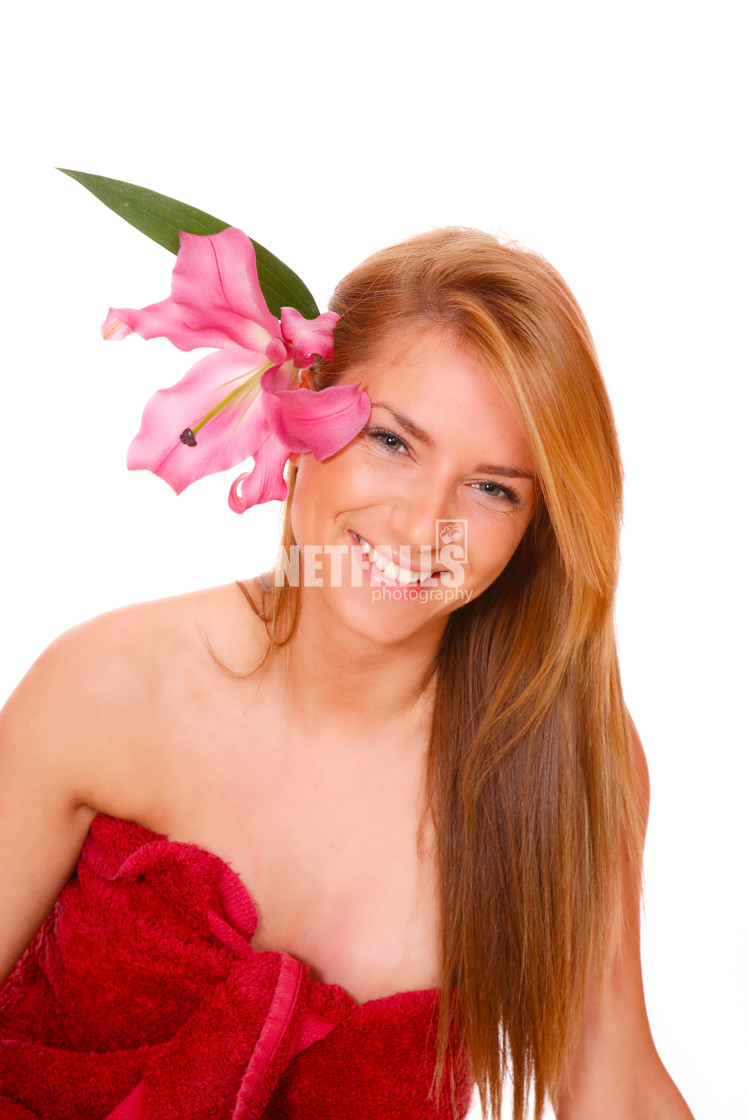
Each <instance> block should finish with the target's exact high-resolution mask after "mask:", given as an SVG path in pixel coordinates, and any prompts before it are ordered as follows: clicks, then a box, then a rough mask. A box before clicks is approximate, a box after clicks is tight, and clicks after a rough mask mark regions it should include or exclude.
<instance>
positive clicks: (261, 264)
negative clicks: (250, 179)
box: [57, 167, 319, 319]
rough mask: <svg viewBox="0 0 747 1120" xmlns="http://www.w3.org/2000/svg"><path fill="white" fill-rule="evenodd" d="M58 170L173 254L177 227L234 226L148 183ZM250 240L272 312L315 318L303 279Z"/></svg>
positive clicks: (200, 229)
mask: <svg viewBox="0 0 747 1120" xmlns="http://www.w3.org/2000/svg"><path fill="white" fill-rule="evenodd" d="M57 170H58V171H62V172H63V174H65V175H69V176H70V178H71V179H75V180H76V181H77V182H78V183H80V184H81V186H84V187H85V188H86V190H89V191H90V192H91V194H95V195H96V198H98V199H100V200H101V201H102V202H103V203H104V205H105V206H108V207H109V209H110V210H113V211H114V213H115V214H119V216H120V218H124V219H125V221H126V222H129V223H130V225H131V226H134V227H135V229H139V230H140V232H141V233H144V234H146V235H147V236H148V237H150V238H151V239H152V240H153V241H157V242H158V244H159V245H163V247H164V249H168V250H170V252H172V253H177V252H178V251H179V230H184V232H185V233H197V234H210V233H219V232H220V231H221V230H222V229H227V228H228V226H229V224H230V223H229V222H222V221H221V220H220V219H219V218H214V217H213V216H212V214H206V213H205V211H204V210H197V209H196V208H195V207H194V206H188V205H187V204H186V203H185V202H179V201H178V200H177V199H175V198H169V196H168V195H165V194H158V193H157V192H156V191H149V190H148V189H147V187H138V186H135V184H134V183H125V182H123V181H122V180H121V179H107V178H106V177H105V176H103V175H89V174H87V173H86V172H85V171H70V170H68V168H66V167H58V168H57ZM251 240H252V244H253V245H254V250H255V252H256V255H257V275H258V276H259V283H260V287H261V288H262V294H263V295H264V297H265V299H266V301H267V306H268V307H269V309H270V311H271V313H272V314H273V315H274V316H275V317H276V318H278V319H279V318H280V308H281V307H295V309H296V310H297V311H300V312H301V314H302V315H303V316H304V317H305V318H306V319H315V318H316V316H317V315H318V314H319V308H318V307H317V305H316V303H315V301H314V297H313V296H312V294H311V292H310V291H309V289H308V288H307V287H306V285H305V284H304V282H303V280H301V279H300V277H299V276H297V275H296V273H295V272H294V271H293V270H292V269H291V268H288V265H287V264H283V262H282V261H281V260H278V258H277V257H276V256H275V255H274V254H273V253H271V252H270V250H269V249H265V247H264V245H260V243H259V242H258V241H255V240H254V238H252V239H251Z"/></svg>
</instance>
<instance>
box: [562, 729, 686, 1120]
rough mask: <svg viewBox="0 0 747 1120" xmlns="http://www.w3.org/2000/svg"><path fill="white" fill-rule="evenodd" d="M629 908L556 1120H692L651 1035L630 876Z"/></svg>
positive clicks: (644, 808)
mask: <svg viewBox="0 0 747 1120" xmlns="http://www.w3.org/2000/svg"><path fill="white" fill-rule="evenodd" d="M629 718H630V717H629ZM630 729H631V735H632V742H633V750H634V758H635V766H636V770H637V773H638V778H639V788H640V790H641V795H640V796H641V806H640V808H641V814H642V817H643V820H644V822H647V820H648V806H649V778H648V766H647V765H646V756H645V754H644V752H643V746H642V744H641V740H640V738H639V736H638V732H637V731H636V728H635V724H634V723H633V721H632V719H631V720H630ZM624 905H625V918H626V932H625V934H624V935H623V940H622V943H621V946H620V949H619V952H618V953H617V955H616V957H615V958H614V959H613V960H612V961H611V962H610V964H609V966H608V969H607V974H606V979H605V983H604V989H603V992H602V995H601V999H600V1000H599V1003H598V1004H597V1005H596V1006H595V1001H594V999H593V995H594V993H592V994H591V995H590V997H589V1000H588V1006H587V1010H586V1013H585V1016H584V1021H583V1026H582V1031H581V1040H580V1044H579V1048H578V1051H577V1054H576V1058H575V1060H574V1065H573V1071H572V1076H571V1083H570V1086H569V1088H568V1089H567V1090H566V1092H564V1093H563V1094H562V1095H561V1096H560V1098H559V1100H558V1101H556V1102H555V1111H556V1113H557V1116H558V1120H599V1118H600V1117H604V1120H693V1114H692V1112H691V1111H690V1109H689V1108H688V1106H687V1104H686V1103H685V1101H684V1099H683V1097H682V1095H681V1093H680V1092H679V1090H678V1089H677V1086H676V1085H675V1084H674V1082H673V1081H672V1079H671V1077H670V1076H669V1074H668V1073H667V1071H666V1069H665V1068H664V1065H663V1064H662V1061H661V1058H660V1057H659V1055H658V1053H657V1051H656V1046H655V1045H654V1040H653V1038H652V1036H651V1029H650V1027H649V1022H648V1016H647V1014H646V1004H645V1000H644V994H643V976H642V972H641V954H640V914H639V908H638V905H637V903H636V898H635V893H634V888H633V877H632V874H629V875H628V876H627V877H626V883H625V901H624Z"/></svg>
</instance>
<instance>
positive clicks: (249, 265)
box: [171, 226, 280, 349]
mask: <svg viewBox="0 0 747 1120" xmlns="http://www.w3.org/2000/svg"><path fill="white" fill-rule="evenodd" d="M171 298H172V299H173V300H174V302H175V303H178V304H179V305H180V306H181V307H182V308H184V309H185V319H186V321H187V322H188V323H189V325H190V326H192V327H193V329H195V330H202V329H203V328H204V327H205V326H206V325H211V326H212V325H215V324H221V326H222V327H223V329H224V330H225V332H226V334H227V335H228V336H229V337H230V338H231V339H232V341H233V342H235V343H236V344H237V345H239V346H246V347H247V348H248V349H254V346H252V345H250V344H249V342H248V341H246V340H245V338H244V334H243V331H244V324H245V323H246V322H252V323H257V324H258V325H259V326H260V327H262V328H263V329H264V330H266V331H267V333H268V334H269V335H272V336H273V337H279V336H280V331H279V330H278V321H277V319H276V318H275V317H274V315H271V314H270V311H269V309H268V307H267V304H266V303H265V297H264V296H263V295H262V289H261V287H260V284H259V279H258V277H257V263H256V257H255V253H254V246H253V245H252V242H251V238H249V237H247V235H246V234H245V233H243V232H242V231H241V230H240V229H235V228H234V227H233V226H231V227H229V228H228V229H224V230H222V231H221V232H220V233H214V234H211V235H210V236H208V237H201V236H198V235H196V234H192V233H180V234H179V253H178V254H177V258H176V265H175V267H174V272H173V275H172V279H171Z"/></svg>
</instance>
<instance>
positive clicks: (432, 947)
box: [120, 696, 440, 1002]
mask: <svg viewBox="0 0 747 1120" xmlns="http://www.w3.org/2000/svg"><path fill="white" fill-rule="evenodd" d="M215 699H216V698H215V697H214V696H213V698H212V700H211V703H209V704H206V703H205V702H204V701H202V702H200V701H198V700H195V701H194V703H192V704H191V705H188V706H186V707H185V706H184V705H182V709H181V711H180V712H178V713H177V712H175V711H174V712H172V713H171V718H170V720H167V721H165V723H163V724H162V726H169V727H170V728H171V733H169V734H168V736H167V738H166V741H164V740H163V739H161V740H160V741H159V742H158V743H157V744H154V749H153V754H152V760H153V762H154V766H153V768H152V770H151V773H152V775H153V778H152V782H153V785H152V792H151V795H150V797H149V799H148V805H149V808H148V810H147V819H144V815H143V812H142V811H141V812H140V813H139V815H138V816H137V818H136V819H138V820H139V821H140V823H142V824H144V825H146V826H147V827H150V828H153V829H155V830H157V831H159V832H164V833H166V834H167V835H168V836H169V838H170V839H172V840H181V841H187V842H191V843H195V844H197V845H199V846H200V847H202V848H204V849H206V850H207V851H210V852H213V853H214V854H215V855H217V856H219V857H220V858H221V859H223V860H224V861H225V862H226V863H228V864H229V866H230V867H231V868H232V869H233V870H234V871H235V872H236V873H237V874H238V876H239V878H240V879H241V880H242V882H243V884H244V886H245V887H246V889H247V891H248V893H249V894H250V896H251V898H252V900H253V902H254V905H255V908H256V910H257V915H258V925H257V930H256V932H255V935H254V938H253V941H252V944H253V946H254V948H255V949H258V950H262V949H272V950H276V951H283V952H287V953H290V954H291V955H292V956H294V957H296V958H297V959H299V960H301V961H303V962H304V963H305V964H307V965H308V967H309V969H310V973H311V976H312V978H314V979H317V980H321V981H323V982H325V983H335V984H340V985H342V987H344V988H345V989H346V990H347V991H348V992H349V993H350V994H351V995H352V996H353V998H354V999H356V1000H357V1001H358V1002H363V1001H364V1000H368V999H374V998H378V997H380V996H385V995H390V994H391V993H393V992H398V991H409V990H414V989H421V988H431V987H435V986H436V985H437V983H438V979H439V959H440V952H439V918H438V902H437V891H436V878H435V873H436V868H435V860H434V837H433V832H432V827H431V826H430V824H428V825H427V826H426V827H425V828H424V829H423V832H422V835H419V833H418V821H419V808H420V799H421V784H422V779H423V770H422V757H421V755H420V754H419V753H418V752H417V751H413V750H412V749H409V750H402V751H400V752H398V751H397V749H396V744H395V745H394V746H393V745H392V744H391V743H390V744H388V745H387V746H386V748H385V749H382V751H381V752H379V753H377V752H376V751H375V750H372V749H370V745H369V747H366V746H365V745H362V744H361V743H360V742H359V741H358V740H357V739H356V738H355V737H353V736H351V737H350V738H349V739H348V740H347V741H346V740H345V738H344V737H343V738H340V739H339V740H338V741H336V742H330V741H326V742H323V743H319V742H314V740H313V738H312V737H311V736H309V737H308V738H304V736H303V735H302V734H301V735H288V736H286V737H282V736H280V737H279V736H278V734H277V727H276V726H275V725H274V723H273V720H272V718H271V717H270V716H269V715H268V714H267V713H263V711H262V710H259V711H256V710H255V711H254V712H253V713H252V718H251V719H250V720H249V721H247V718H246V715H247V713H246V712H245V711H243V710H242V709H241V707H236V706H235V705H234V706H232V705H230V704H227V703H224V704H220V703H218V704H216V703H215ZM120 815H127V814H123V813H120Z"/></svg>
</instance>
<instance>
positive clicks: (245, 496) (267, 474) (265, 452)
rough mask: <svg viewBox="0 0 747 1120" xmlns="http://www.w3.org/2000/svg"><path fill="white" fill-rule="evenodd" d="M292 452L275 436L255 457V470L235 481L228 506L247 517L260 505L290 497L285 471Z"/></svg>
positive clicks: (264, 443)
mask: <svg viewBox="0 0 747 1120" xmlns="http://www.w3.org/2000/svg"><path fill="white" fill-rule="evenodd" d="M289 455H290V451H289V450H288V448H287V447H285V446H284V445H283V444H282V443H281V441H280V440H279V439H277V438H276V437H275V436H274V435H273V434H272V433H270V434H268V436H267V438H266V439H265V440H264V441H263V443H262V444H261V445H260V446H259V447H258V449H257V451H256V454H255V455H254V469H253V470H252V471H245V472H244V474H240V475H239V477H238V478H237V479H235V480H234V483H233V485H232V486H231V489H230V491H229V494H228V504H229V506H230V507H231V509H232V510H233V511H234V513H244V512H245V511H246V510H247V509H249V507H250V506H256V505H258V504H259V503H260V502H273V501H282V500H283V498H285V497H286V496H287V494H288V487H287V485H286V483H285V479H284V478H283V470H284V469H285V464H286V463H287V462H288V456H289Z"/></svg>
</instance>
